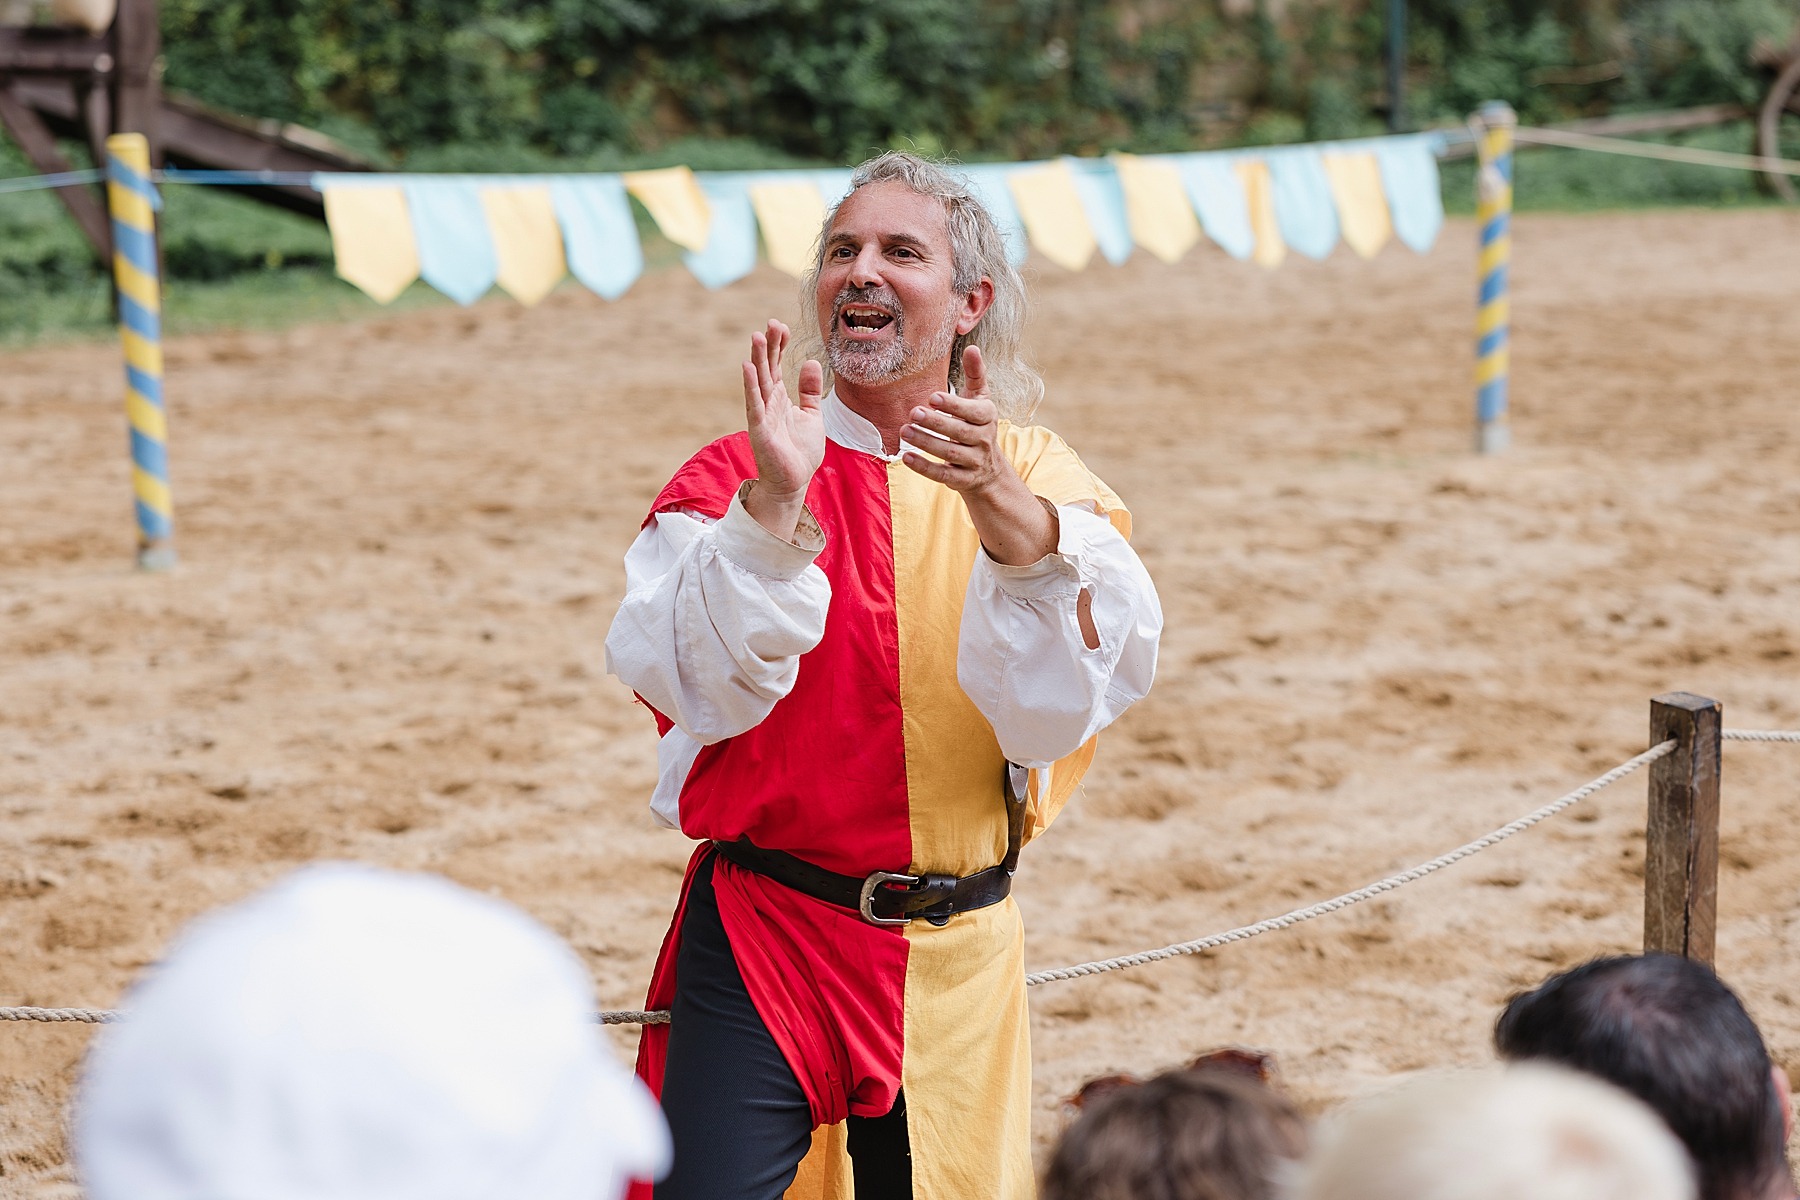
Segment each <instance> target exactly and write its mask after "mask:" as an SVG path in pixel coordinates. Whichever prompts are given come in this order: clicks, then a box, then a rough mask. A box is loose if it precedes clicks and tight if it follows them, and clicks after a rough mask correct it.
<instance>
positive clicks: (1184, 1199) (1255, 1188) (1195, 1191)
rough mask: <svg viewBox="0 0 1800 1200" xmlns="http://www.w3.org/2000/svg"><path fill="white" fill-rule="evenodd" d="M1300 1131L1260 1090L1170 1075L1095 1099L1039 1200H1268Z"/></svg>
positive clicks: (1054, 1163)
mask: <svg viewBox="0 0 1800 1200" xmlns="http://www.w3.org/2000/svg"><path fill="white" fill-rule="evenodd" d="M1305 1152H1306V1122H1305V1121H1304V1120H1303V1119H1302V1118H1301V1116H1300V1114H1299V1112H1297V1111H1296V1110H1295V1108H1294V1106H1293V1105H1292V1104H1291V1103H1289V1102H1288V1100H1287V1099H1286V1098H1285V1097H1283V1096H1282V1095H1281V1094H1280V1093H1278V1092H1276V1091H1274V1090H1272V1089H1271V1088H1269V1087H1268V1086H1267V1085H1265V1084H1262V1083H1259V1082H1257V1081H1256V1080H1254V1079H1250V1078H1247V1077H1245V1076H1242V1075H1237V1074H1233V1073H1231V1072H1228V1071H1221V1070H1216V1069H1200V1070H1194V1069H1183V1070H1178V1071H1168V1072H1165V1073H1163V1074H1161V1075H1158V1076H1157V1077H1156V1078H1154V1079H1151V1080H1149V1081H1148V1082H1146V1083H1142V1084H1137V1085H1135V1086H1131V1087H1122V1088H1119V1089H1117V1090H1115V1091H1110V1092H1107V1093H1106V1094H1105V1095H1103V1096H1101V1097H1099V1098H1098V1099H1096V1100H1094V1101H1093V1102H1092V1103H1090V1104H1089V1105H1087V1106H1086V1107H1084V1108H1083V1109H1082V1112H1081V1116H1080V1117H1078V1118H1077V1119H1076V1120H1075V1122H1074V1124H1072V1125H1070V1126H1069V1128H1068V1129H1067V1130H1066V1131H1064V1133H1063V1135H1062V1138H1061V1140H1059V1141H1058V1142H1057V1145H1056V1151H1055V1153H1054V1154H1053V1155H1052V1156H1051V1159H1050V1169H1049V1171H1048V1172H1047V1173H1046V1174H1045V1176H1044V1190H1043V1197H1042V1200H1271V1198H1272V1197H1274V1196H1276V1195H1278V1194H1279V1187H1280V1180H1279V1175H1280V1172H1281V1169H1282V1167H1283V1165H1284V1164H1285V1163H1288V1162H1291V1161H1294V1160H1297V1159H1298V1158H1300V1156H1301V1155H1302V1154H1304V1153H1305Z"/></svg>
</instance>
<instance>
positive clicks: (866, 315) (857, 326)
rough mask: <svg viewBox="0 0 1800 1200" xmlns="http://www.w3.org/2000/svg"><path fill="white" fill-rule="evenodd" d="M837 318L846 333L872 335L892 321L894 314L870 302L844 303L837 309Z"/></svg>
mask: <svg viewBox="0 0 1800 1200" xmlns="http://www.w3.org/2000/svg"><path fill="white" fill-rule="evenodd" d="M838 320H839V321H841V322H842V323H843V326H844V331H845V332H846V333H849V334H851V335H856V334H862V335H863V336H865V337H873V336H874V335H875V334H877V333H880V332H881V331H882V330H883V329H886V328H887V327H888V326H889V325H892V324H893V323H894V314H893V313H890V312H888V311H887V310H886V309H884V308H877V307H875V306H874V305H872V304H846V305H845V306H844V307H843V308H841V309H839V310H838Z"/></svg>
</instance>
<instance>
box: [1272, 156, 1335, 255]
mask: <svg viewBox="0 0 1800 1200" xmlns="http://www.w3.org/2000/svg"><path fill="white" fill-rule="evenodd" d="M1264 157H1265V161H1267V162H1268V164H1269V186H1270V190H1271V191H1272V192H1273V193H1274V197H1275V220H1276V222H1277V223H1278V224H1279V225H1280V226H1281V240H1282V241H1284V242H1286V243H1287V244H1288V245H1290V246H1292V247H1293V248H1294V249H1295V250H1298V251H1299V252H1300V253H1302V254H1304V255H1306V256H1307V257H1308V258H1328V257H1330V255H1331V251H1332V248H1333V247H1335V246H1336V245H1337V242H1338V218H1337V202H1336V201H1335V200H1333V199H1332V196H1331V177H1330V176H1328V175H1326V174H1325V160H1324V159H1323V158H1322V157H1321V156H1320V154H1319V151H1318V150H1317V149H1315V148H1314V147H1312V146H1293V147H1287V148H1283V149H1280V150H1271V151H1269V152H1268V154H1267V155H1265V156H1264Z"/></svg>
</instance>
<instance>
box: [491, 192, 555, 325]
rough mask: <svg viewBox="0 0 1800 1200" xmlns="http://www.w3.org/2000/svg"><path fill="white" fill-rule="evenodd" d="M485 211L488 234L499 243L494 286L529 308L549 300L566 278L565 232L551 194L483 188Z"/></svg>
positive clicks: (495, 245) (495, 246)
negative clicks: (557, 216)
mask: <svg viewBox="0 0 1800 1200" xmlns="http://www.w3.org/2000/svg"><path fill="white" fill-rule="evenodd" d="M481 207H482V209H483V210H484V211H485V212H486V213H487V223H488V234H489V236H491V237H492V238H493V240H494V258H495V260H496V262H497V263H498V265H499V273H498V275H496V276H495V280H496V282H498V283H499V284H500V286H501V287H503V288H505V289H506V290H507V291H508V292H509V293H510V294H511V295H512V297H513V299H515V300H517V301H518V302H519V303H520V304H523V305H524V306H525V307H527V308H530V307H531V306H532V305H534V304H536V303H537V302H538V301H539V300H542V299H543V298H544V297H545V296H548V295H549V294H550V289H551V288H553V287H555V286H556V285H557V284H558V283H559V282H561V280H562V277H563V275H564V274H565V273H566V272H567V267H566V265H565V263H564V260H563V244H562V229H561V227H560V226H559V225H558V224H557V222H556V205H555V204H554V203H552V202H551V200H550V189H549V188H547V187H491V188H482V189H481Z"/></svg>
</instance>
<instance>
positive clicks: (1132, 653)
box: [956, 504, 1163, 767]
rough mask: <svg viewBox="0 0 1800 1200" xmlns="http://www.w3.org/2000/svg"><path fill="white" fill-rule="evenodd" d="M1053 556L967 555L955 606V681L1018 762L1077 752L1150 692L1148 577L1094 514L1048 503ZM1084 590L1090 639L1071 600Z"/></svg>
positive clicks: (1152, 657)
mask: <svg viewBox="0 0 1800 1200" xmlns="http://www.w3.org/2000/svg"><path fill="white" fill-rule="evenodd" d="M1056 515H1057V520H1058V523H1059V525H1060V530H1059V533H1058V537H1057V546H1056V551H1055V552H1054V553H1052V554H1048V555H1045V556H1044V557H1043V558H1041V559H1039V560H1038V561H1037V562H1035V563H1032V564H1031V565H1030V566H1024V567H1010V566H1006V565H1004V564H1001V563H997V562H995V561H994V560H993V559H991V558H989V557H988V555H987V554H986V553H981V554H977V555H976V556H975V567H974V569H973V570H972V571H971V572H970V575H969V590H968V594H967V596H966V598H965V599H964V601H963V615H962V631H961V635H960V642H959V644H958V647H957V658H956V677H957V681H958V682H959V683H961V684H962V688H963V691H964V692H966V693H968V696H969V699H970V700H972V701H973V702H974V704H975V707H976V708H977V709H979V710H980V711H981V714H982V715H983V716H984V717H986V718H987V719H988V722H989V723H990V724H991V725H993V727H994V733H995V735H996V736H997V737H998V738H999V740H1000V748H1001V750H1003V751H1004V752H1005V754H1006V757H1007V758H1008V759H1009V760H1011V761H1012V762H1014V763H1016V764H1018V765H1019V766H1023V767H1047V766H1049V765H1050V764H1051V763H1053V762H1055V761H1056V760H1057V759H1059V758H1062V757H1063V756H1064V755H1067V754H1070V753H1072V752H1074V751H1075V750H1076V749H1078V748H1079V747H1080V746H1081V745H1082V743H1084V742H1086V741H1087V740H1088V738H1090V737H1092V736H1093V735H1094V734H1096V733H1098V732H1100V731H1101V730H1102V729H1104V728H1106V727H1107V726H1108V725H1110V724H1111V723H1112V722H1113V721H1114V720H1115V719H1117V717H1118V716H1119V714H1120V713H1122V712H1124V711H1125V710H1126V709H1127V708H1129V707H1130V706H1131V705H1132V704H1133V703H1134V702H1136V701H1137V700H1140V699H1142V698H1143V697H1144V695H1145V694H1147V693H1148V692H1149V690H1150V683H1151V680H1152V679H1153V678H1154V677H1155V675H1156V647H1157V642H1158V640H1159V639H1160V638H1161V636H1162V625H1163V616H1162V605H1161V603H1160V602H1159V601H1158V600H1157V596H1156V586H1155V585H1154V584H1153V583H1151V581H1150V573H1149V572H1148V571H1146V570H1145V569H1144V564H1143V563H1142V562H1141V561H1140V560H1139V559H1138V556H1137V553H1136V551H1134V550H1132V548H1131V545H1130V543H1128V542H1127V541H1126V540H1125V538H1124V537H1123V536H1122V535H1121V534H1120V533H1119V532H1118V530H1116V529H1114V528H1113V527H1112V524H1111V523H1110V522H1108V521H1107V519H1106V518H1105V517H1102V516H1099V515H1097V514H1096V513H1094V512H1092V511H1090V510H1089V509H1088V508H1087V507H1085V506H1082V505H1072V504H1065V505H1057V506H1056ZM1084 591H1085V592H1086V593H1087V594H1088V596H1089V597H1090V604H1091V616H1092V618H1093V622H1094V627H1095V630H1096V631H1097V632H1098V633H1099V642H1100V644H1099V645H1098V646H1097V647H1092V648H1090V647H1089V646H1088V645H1087V643H1086V640H1085V639H1084V637H1083V636H1082V632H1081V624H1080V619H1079V616H1078V613H1077V605H1078V603H1079V601H1080V597H1081V593H1082V592H1084Z"/></svg>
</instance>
